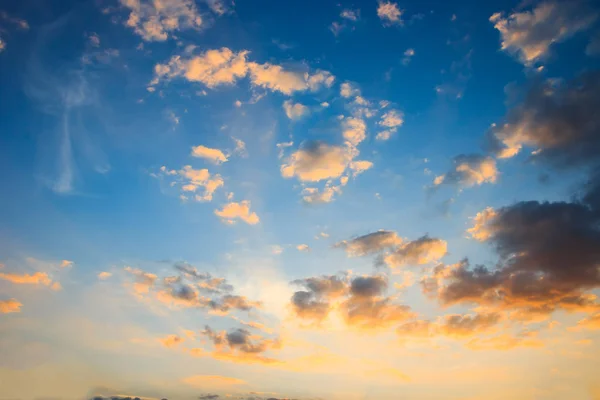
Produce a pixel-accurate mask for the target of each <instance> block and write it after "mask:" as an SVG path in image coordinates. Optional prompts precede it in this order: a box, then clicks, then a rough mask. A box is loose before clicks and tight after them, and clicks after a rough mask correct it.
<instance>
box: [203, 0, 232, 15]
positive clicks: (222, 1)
mask: <svg viewBox="0 0 600 400" xmlns="http://www.w3.org/2000/svg"><path fill="white" fill-rule="evenodd" d="M205 1H206V4H207V5H208V7H210V9H211V10H212V12H214V13H215V14H217V15H223V14H226V13H228V12H230V11H231V8H232V7H233V5H234V3H233V0H205Z"/></svg>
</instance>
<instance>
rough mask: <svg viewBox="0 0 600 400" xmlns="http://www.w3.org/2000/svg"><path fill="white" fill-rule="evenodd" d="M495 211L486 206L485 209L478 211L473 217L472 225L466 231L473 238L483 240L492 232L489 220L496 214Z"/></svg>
mask: <svg viewBox="0 0 600 400" xmlns="http://www.w3.org/2000/svg"><path fill="white" fill-rule="evenodd" d="M497 215H498V214H497V213H496V211H495V210H494V209H493V208H491V207H487V208H486V209H485V210H483V211H481V212H478V213H477V215H475V217H473V227H471V228H469V229H467V233H469V235H470V236H471V237H472V238H473V239H476V240H478V241H480V242H484V241H486V240H487V239H489V238H490V237H491V236H492V235H493V232H492V231H491V230H490V223H491V221H492V220H493V219H494V218H495V217H496V216H497Z"/></svg>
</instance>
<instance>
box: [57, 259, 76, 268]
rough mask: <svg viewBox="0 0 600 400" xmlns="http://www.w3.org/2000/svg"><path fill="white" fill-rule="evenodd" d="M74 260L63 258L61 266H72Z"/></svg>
mask: <svg viewBox="0 0 600 400" xmlns="http://www.w3.org/2000/svg"><path fill="white" fill-rule="evenodd" d="M73 264H74V263H73V261H69V260H62V261H61V262H60V267H61V268H68V267H72V266H73Z"/></svg>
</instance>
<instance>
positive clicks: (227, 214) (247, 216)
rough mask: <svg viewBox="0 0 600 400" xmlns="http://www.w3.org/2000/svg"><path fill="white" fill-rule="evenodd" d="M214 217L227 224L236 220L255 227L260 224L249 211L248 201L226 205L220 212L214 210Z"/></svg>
mask: <svg viewBox="0 0 600 400" xmlns="http://www.w3.org/2000/svg"><path fill="white" fill-rule="evenodd" d="M215 215H217V216H218V217H220V218H221V219H222V220H223V221H224V222H226V223H229V224H232V223H235V220H236V219H241V220H242V221H244V222H245V223H247V224H249V225H255V224H258V223H259V222H260V218H258V215H257V214H256V213H255V212H251V211H250V201H248V200H243V201H241V202H239V203H236V202H231V203H227V204H225V206H223V208H222V209H221V210H215Z"/></svg>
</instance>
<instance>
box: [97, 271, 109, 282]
mask: <svg viewBox="0 0 600 400" xmlns="http://www.w3.org/2000/svg"><path fill="white" fill-rule="evenodd" d="M111 276H112V273H110V272H107V271H102V272H98V279H101V280H105V279H108V278H110V277H111Z"/></svg>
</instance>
